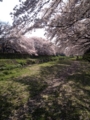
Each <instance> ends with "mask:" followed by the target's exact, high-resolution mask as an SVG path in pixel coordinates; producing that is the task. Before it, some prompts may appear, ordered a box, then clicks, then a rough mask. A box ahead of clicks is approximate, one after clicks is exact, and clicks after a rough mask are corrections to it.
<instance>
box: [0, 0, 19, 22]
mask: <svg viewBox="0 0 90 120" xmlns="http://www.w3.org/2000/svg"><path fill="white" fill-rule="evenodd" d="M17 4H19V0H3V2H0V21H4V22H9V23H10V24H11V23H12V18H11V16H10V12H12V11H13V8H14V7H15V6H16V5H17Z"/></svg>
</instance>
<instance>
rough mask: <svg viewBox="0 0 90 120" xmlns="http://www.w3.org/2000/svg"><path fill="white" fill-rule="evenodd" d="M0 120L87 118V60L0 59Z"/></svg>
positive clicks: (89, 85)
mask: <svg viewBox="0 0 90 120" xmlns="http://www.w3.org/2000/svg"><path fill="white" fill-rule="evenodd" d="M0 120H90V63H89V62H85V61H81V60H76V58H68V57H60V56H59V57H41V58H36V59H31V58H27V59H0Z"/></svg>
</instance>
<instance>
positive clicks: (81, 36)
mask: <svg viewBox="0 0 90 120" xmlns="http://www.w3.org/2000/svg"><path fill="white" fill-rule="evenodd" d="M13 16H14V22H13V25H14V26H17V28H18V29H19V30H21V28H23V29H22V34H25V33H26V32H28V31H30V30H32V29H36V28H44V29H45V30H46V35H47V37H48V39H53V38H54V40H55V42H56V44H57V45H61V44H62V45H64V44H72V45H76V46H79V45H80V46H82V49H88V48H89V47H90V0H26V1H25V2H22V3H21V4H20V6H16V7H15V8H14V13H13Z"/></svg>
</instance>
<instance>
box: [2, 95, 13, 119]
mask: <svg viewBox="0 0 90 120" xmlns="http://www.w3.org/2000/svg"><path fill="white" fill-rule="evenodd" d="M11 110H12V104H11V103H10V102H9V101H8V100H7V97H5V96H1V95H0V119H1V120H7V118H8V117H9V116H10V114H11Z"/></svg>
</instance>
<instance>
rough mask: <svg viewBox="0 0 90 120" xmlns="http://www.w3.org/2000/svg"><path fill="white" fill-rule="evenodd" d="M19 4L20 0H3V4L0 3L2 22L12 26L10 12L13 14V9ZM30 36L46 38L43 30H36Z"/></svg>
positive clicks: (0, 19)
mask: <svg viewBox="0 0 90 120" xmlns="http://www.w3.org/2000/svg"><path fill="white" fill-rule="evenodd" d="M22 1H25V0H22ZM18 4H19V0H3V2H0V21H3V22H9V23H10V24H12V18H11V16H10V12H12V11H13V8H14V7H15V6H16V5H18ZM28 36H29V35H28ZM30 36H38V37H43V38H45V36H44V31H43V30H42V29H39V30H36V31H35V32H33V33H32V34H30Z"/></svg>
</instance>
